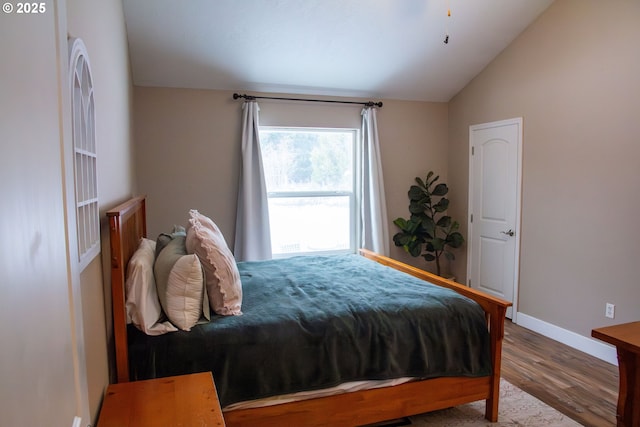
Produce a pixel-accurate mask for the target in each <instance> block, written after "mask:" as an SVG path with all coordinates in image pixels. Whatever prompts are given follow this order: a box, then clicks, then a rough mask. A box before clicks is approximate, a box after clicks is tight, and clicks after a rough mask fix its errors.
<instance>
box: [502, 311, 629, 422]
mask: <svg viewBox="0 0 640 427" xmlns="http://www.w3.org/2000/svg"><path fill="white" fill-rule="evenodd" d="M502 377H503V378H504V379H506V380H507V381H509V382H510V383H512V384H513V385H515V386H517V387H519V388H521V389H522V390H524V391H526V392H527V393H529V394H531V395H532V396H535V397H536V398H538V399H539V400H541V401H543V402H545V403H546V404H547V405H549V406H551V407H553V408H555V409H557V410H558V411H560V412H562V413H563V414H565V415H567V416H568V417H571V418H572V419H574V420H575V421H577V422H579V423H580V424H582V425H584V426H588V427H613V426H615V425H616V404H617V400H618V368H617V366H614V365H612V364H610V363H607V362H604V361H602V360H600V359H598V358H596V357H593V356H590V355H588V354H585V353H583V352H581V351H579V350H576V349H574V348H572V347H569V346H567V345H564V344H562V343H560V342H557V341H555V340H552V339H550V338H547V337H544V336H542V335H540V334H538V333H536V332H533V331H531V330H529V329H526V328H523V327H521V326H518V325H516V324H514V323H512V322H510V321H508V320H507V322H506V323H505V339H504V342H503V349H502Z"/></svg>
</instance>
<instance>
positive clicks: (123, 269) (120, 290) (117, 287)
mask: <svg viewBox="0 0 640 427" xmlns="http://www.w3.org/2000/svg"><path fill="white" fill-rule="evenodd" d="M107 217H108V218H109V241H110V242H111V298H112V304H113V334H114V339H115V344H116V346H115V347H116V372H117V382H119V383H120V382H127V381H129V351H128V344H127V313H126V308H125V288H124V284H125V277H126V274H127V264H128V263H129V259H130V258H131V256H132V255H133V253H134V252H135V251H136V249H137V248H138V245H139V244H140V239H141V238H142V237H147V219H146V218H147V216H146V207H145V196H139V197H134V198H132V199H130V200H127V201H126V202H124V203H123V204H121V205H118V206H116V207H115V208H113V209H111V210H109V211H107Z"/></svg>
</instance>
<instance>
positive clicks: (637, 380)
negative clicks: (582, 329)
mask: <svg viewBox="0 0 640 427" xmlns="http://www.w3.org/2000/svg"><path fill="white" fill-rule="evenodd" d="M591 336H592V337H594V338H598V339H599V340H602V341H604V342H608V343H609V344H613V345H615V346H616V349H617V351H618V369H619V370H620V387H619V390H618V409H617V414H616V417H617V419H618V427H640V322H631V323H624V324H622V325H615V326H606V327H603V328H598V329H594V330H592V331H591Z"/></svg>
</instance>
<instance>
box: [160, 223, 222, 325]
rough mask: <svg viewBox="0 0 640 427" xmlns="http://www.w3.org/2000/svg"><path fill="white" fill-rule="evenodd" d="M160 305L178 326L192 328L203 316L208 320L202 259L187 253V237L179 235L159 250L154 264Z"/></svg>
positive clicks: (207, 303) (207, 302)
mask: <svg viewBox="0 0 640 427" xmlns="http://www.w3.org/2000/svg"><path fill="white" fill-rule="evenodd" d="M154 273H155V277H156V287H157V289H158V297H159V299H160V305H161V306H162V308H163V309H164V312H165V314H166V315H167V317H168V318H169V320H170V321H171V323H173V324H174V325H175V326H176V327H178V328H179V329H182V330H183V331H190V330H191V328H192V327H193V326H194V325H196V324H197V323H198V322H199V321H200V320H201V318H202V317H204V318H205V319H207V320H209V319H210V314H209V301H208V298H207V297H206V289H205V285H204V272H203V269H202V265H201V263H200V259H199V258H198V257H197V256H196V255H193V254H192V255H188V254H187V252H186V247H185V236H180V235H177V236H175V235H174V237H173V238H172V239H171V241H170V242H168V243H167V244H166V245H165V247H164V248H162V250H161V251H160V253H159V254H158V256H157V258H156V262H155V265H154Z"/></svg>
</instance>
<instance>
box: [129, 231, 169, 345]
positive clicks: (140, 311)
mask: <svg viewBox="0 0 640 427" xmlns="http://www.w3.org/2000/svg"><path fill="white" fill-rule="evenodd" d="M155 250H156V242H154V241H153V240H149V239H145V238H142V239H141V240H140V244H139V246H138V249H136V251H135V252H134V254H133V256H132V257H131V259H130V260H129V265H128V266H127V278H126V280H125V290H126V301H125V309H126V312H127V323H133V324H134V325H135V327H136V328H138V329H140V330H141V331H142V332H144V333H145V334H147V335H162V334H166V333H167V332H173V331H177V329H176V327H175V326H173V325H172V324H171V323H170V322H166V321H165V322H159V320H160V318H161V317H162V308H161V306H160V301H159V300H158V293H157V291H156V282H155V278H154V275H153V262H154V259H155Z"/></svg>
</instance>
